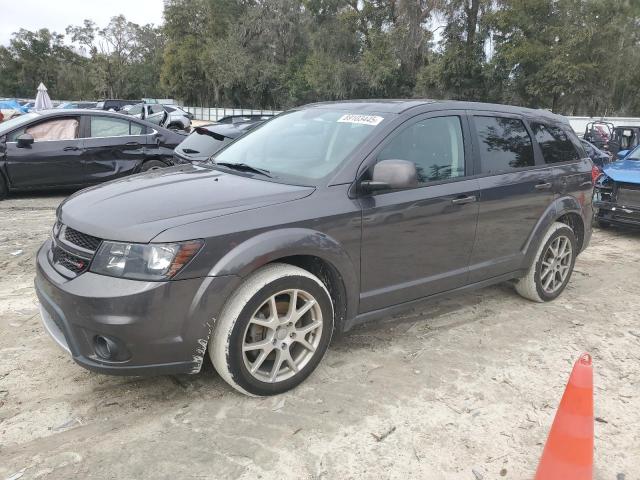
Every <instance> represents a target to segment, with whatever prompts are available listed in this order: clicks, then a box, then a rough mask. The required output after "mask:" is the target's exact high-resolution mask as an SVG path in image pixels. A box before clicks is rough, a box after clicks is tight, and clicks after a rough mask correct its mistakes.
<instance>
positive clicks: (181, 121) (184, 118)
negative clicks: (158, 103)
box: [163, 105, 193, 132]
mask: <svg viewBox="0 0 640 480" xmlns="http://www.w3.org/2000/svg"><path fill="white" fill-rule="evenodd" d="M163 107H164V109H165V111H166V112H167V113H168V114H169V120H168V123H167V128H171V129H174V128H175V129H178V130H185V131H187V132H188V131H189V130H190V129H191V121H192V120H193V114H192V113H190V112H186V111H184V110H183V109H182V108H180V107H179V106H178V105H163Z"/></svg>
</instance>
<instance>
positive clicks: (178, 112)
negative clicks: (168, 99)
mask: <svg viewBox="0 0 640 480" xmlns="http://www.w3.org/2000/svg"><path fill="white" fill-rule="evenodd" d="M123 113H128V114H129V115H132V116H134V117H137V118H140V119H143V120H146V121H148V122H151V123H155V124H156V125H160V126H161V127H164V128H168V129H170V130H185V131H187V132H188V131H190V130H191V114H189V113H187V112H185V111H184V110H182V109H181V108H180V107H178V106H177V105H161V104H159V103H138V104H136V105H132V106H130V107H128V108H127V107H125V108H124V109H123Z"/></svg>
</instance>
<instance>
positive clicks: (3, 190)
mask: <svg viewBox="0 0 640 480" xmlns="http://www.w3.org/2000/svg"><path fill="white" fill-rule="evenodd" d="M8 194H9V187H8V186H7V181H6V180H5V179H4V175H3V174H2V173H1V172H0V200H3V199H4V198H6V197H7V195H8Z"/></svg>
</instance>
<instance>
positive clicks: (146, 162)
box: [0, 109, 184, 198]
mask: <svg viewBox="0 0 640 480" xmlns="http://www.w3.org/2000/svg"><path fill="white" fill-rule="evenodd" d="M183 139H184V135H180V134H178V133H175V132H172V131H170V130H166V129H164V128H161V127H158V126H157V125H153V124H151V123H148V122H145V121H142V120H138V119H133V118H128V117H126V116H124V115H121V114H118V113H112V112H100V111H97V110H65V109H61V110H58V109H53V110H45V111H41V112H31V113H27V114H25V115H22V116H20V117H17V118H14V119H11V120H7V121H6V122H3V123H2V124H0V198H2V197H4V196H6V194H7V193H8V192H10V191H18V190H36V189H52V188H77V187H84V186H88V185H94V184H96V183H101V182H105V181H107V180H112V179H115V178H119V177H123V176H126V175H130V174H132V173H137V172H142V171H146V170H150V169H155V168H161V167H166V166H169V165H171V164H172V157H173V149H174V148H175V147H176V145H178V144H179V143H180V142H181V141H182V140H183Z"/></svg>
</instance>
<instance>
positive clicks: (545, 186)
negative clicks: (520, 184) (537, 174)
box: [533, 182, 551, 190]
mask: <svg viewBox="0 0 640 480" xmlns="http://www.w3.org/2000/svg"><path fill="white" fill-rule="evenodd" d="M533 188H535V189H536V190H549V189H550V188H551V183H549V182H547V183H539V184H537V185H536V186H535V187H533Z"/></svg>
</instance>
